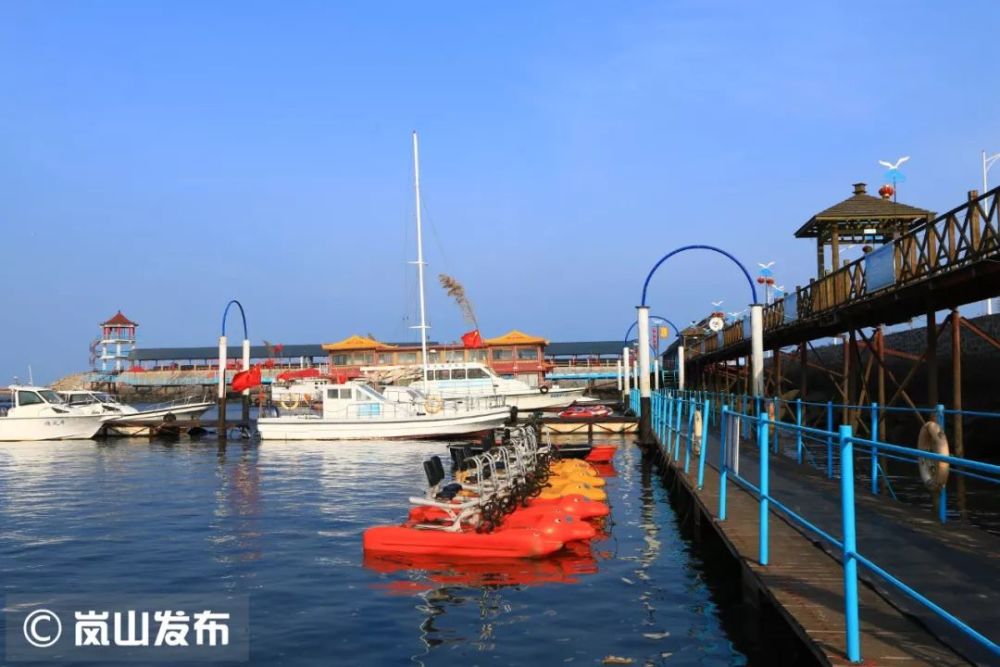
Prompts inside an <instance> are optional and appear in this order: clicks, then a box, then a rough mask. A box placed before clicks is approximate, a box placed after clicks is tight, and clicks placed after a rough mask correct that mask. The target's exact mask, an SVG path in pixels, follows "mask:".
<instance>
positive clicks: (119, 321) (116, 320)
mask: <svg viewBox="0 0 1000 667" xmlns="http://www.w3.org/2000/svg"><path fill="white" fill-rule="evenodd" d="M101 326H102V327H106V326H118V327H121V326H125V327H137V326H139V324H138V323H137V322H133V321H132V320H130V319H129V318H127V317H125V316H124V315H122V311H120V310H119V311H118V312H117V313H115V316H114V317H112V318H111V319H109V320H108V321H107V322H101Z"/></svg>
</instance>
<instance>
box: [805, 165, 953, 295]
mask: <svg viewBox="0 0 1000 667" xmlns="http://www.w3.org/2000/svg"><path fill="white" fill-rule="evenodd" d="M933 219H934V213H933V212H932V211H926V210H924V209H922V208H917V207H915V206H909V205H907V204H900V203H899V202H896V201H894V200H892V199H889V197H888V196H885V197H882V198H879V197H873V196H871V195H870V194H867V193H866V192H865V184H864V183H855V184H854V194H853V195H852V196H850V197H848V198H847V199H845V200H844V201H842V202H840V203H839V204H834V205H833V206H831V207H830V208H828V209H826V210H825V211H821V212H819V213H817V214H816V215H814V216H813V217H811V218H809V221H808V222H806V223H805V224H804V225H802V227H800V228H799V230H798V231H797V232H795V237H796V238H800V239H806V238H815V239H816V277H817V278H822V277H823V276H824V275H825V274H826V273H828V272H829V271H835V270H837V269H839V268H840V244H841V243H848V244H859V243H860V244H868V245H872V246H875V245H882V244H883V243H887V242H889V241H891V240H892V239H894V238H896V237H897V236H900V235H902V234H905V233H906V232H908V231H909V230H910V229H912V228H914V227H916V226H919V225H922V224H924V223H925V222H928V221H930V220H933ZM827 244H829V246H830V260H831V261H830V268H829V269H827V267H826V250H825V247H826V245H827Z"/></svg>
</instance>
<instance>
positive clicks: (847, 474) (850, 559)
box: [840, 424, 861, 662]
mask: <svg viewBox="0 0 1000 667" xmlns="http://www.w3.org/2000/svg"><path fill="white" fill-rule="evenodd" d="M851 437H852V436H851V426H850V424H843V425H841V427H840V511H841V517H842V523H843V534H844V553H843V562H844V621H845V634H846V637H845V643H846V644H847V659H848V660H850V661H851V662H861V636H860V628H859V620H858V560H857V549H858V545H857V535H856V532H855V525H854V444H853V441H852V439H851Z"/></svg>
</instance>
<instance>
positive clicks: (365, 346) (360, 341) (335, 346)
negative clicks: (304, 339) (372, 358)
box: [323, 335, 396, 352]
mask: <svg viewBox="0 0 1000 667" xmlns="http://www.w3.org/2000/svg"><path fill="white" fill-rule="evenodd" d="M395 347H396V346H395V345H389V344H388V343H383V342H381V341H377V340H375V339H374V338H369V337H368V336H357V335H354V336H348V337H347V338H345V339H344V340H342V341H338V342H336V343H323V349H324V350H326V351H327V352H335V351H337V350H391V349H393V348H395Z"/></svg>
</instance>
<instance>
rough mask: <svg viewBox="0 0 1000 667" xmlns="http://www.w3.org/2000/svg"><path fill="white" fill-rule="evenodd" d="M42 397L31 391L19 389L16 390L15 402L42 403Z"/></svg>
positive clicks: (22, 403)
mask: <svg viewBox="0 0 1000 667" xmlns="http://www.w3.org/2000/svg"><path fill="white" fill-rule="evenodd" d="M44 402H45V401H43V400H42V397H41V396H39V395H38V394H36V393H35V392H33V391H19V392H17V404H18V405H38V404H39V403H44Z"/></svg>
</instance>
